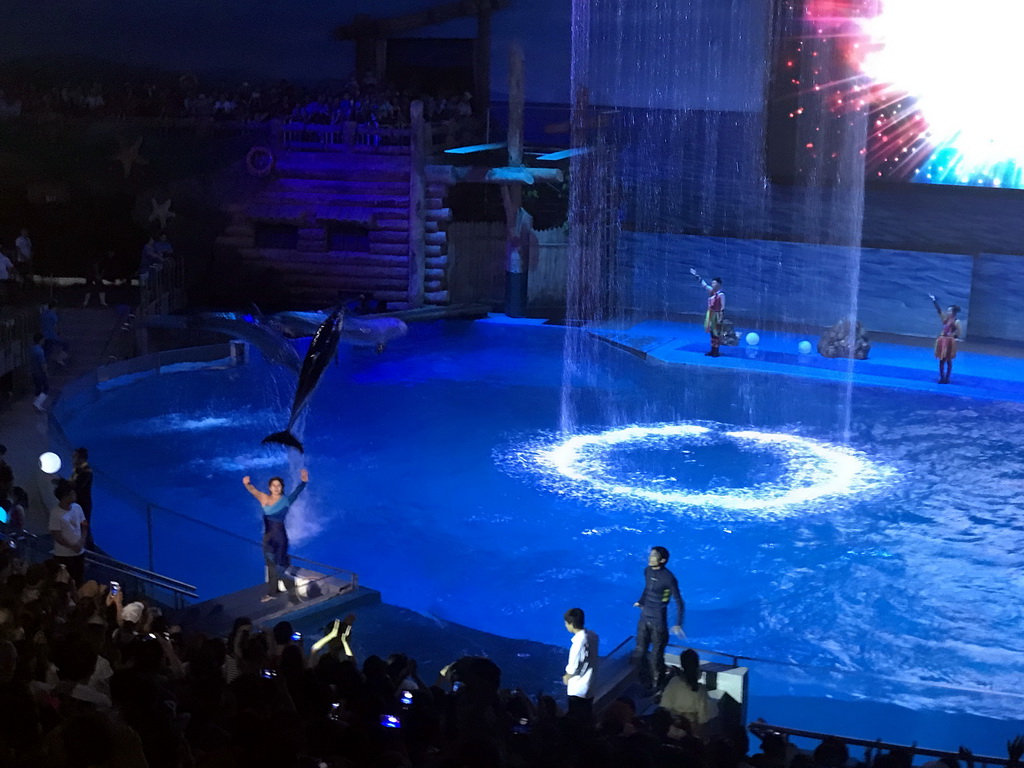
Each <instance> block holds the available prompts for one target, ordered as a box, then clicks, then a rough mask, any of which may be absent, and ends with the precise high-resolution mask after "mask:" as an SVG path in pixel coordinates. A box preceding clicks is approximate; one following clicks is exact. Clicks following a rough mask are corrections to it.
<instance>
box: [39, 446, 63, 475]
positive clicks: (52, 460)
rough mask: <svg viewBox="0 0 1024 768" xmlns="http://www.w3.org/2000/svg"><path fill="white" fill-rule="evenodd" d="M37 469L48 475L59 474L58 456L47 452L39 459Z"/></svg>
mask: <svg viewBox="0 0 1024 768" xmlns="http://www.w3.org/2000/svg"><path fill="white" fill-rule="evenodd" d="M39 468H40V469H41V470H43V472H45V473H46V474H48V475H52V474H55V473H57V472H60V456H58V455H57V454H56V453H51V452H50V451H47V452H46V453H44V454H42V455H41V456H40V457H39Z"/></svg>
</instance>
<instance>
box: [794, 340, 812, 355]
mask: <svg viewBox="0 0 1024 768" xmlns="http://www.w3.org/2000/svg"><path fill="white" fill-rule="evenodd" d="M797 349H799V350H800V354H801V355H809V354H811V342H809V341H801V342H800V343H799V344H798V345H797Z"/></svg>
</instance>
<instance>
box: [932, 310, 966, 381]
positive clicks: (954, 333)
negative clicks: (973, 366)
mask: <svg viewBox="0 0 1024 768" xmlns="http://www.w3.org/2000/svg"><path fill="white" fill-rule="evenodd" d="M928 298H929V299H931V300H932V305H933V306H934V307H935V311H936V312H938V314H939V319H940V320H941V321H942V331H941V332H940V333H939V337H938V338H937V339H935V357H936V359H937V360H938V361H939V384H949V376H950V374H951V373H953V360H954V359H955V358H956V345H957V342H959V341H960V320H959V319H958V318H957V315H959V314H960V307H958V306H957V305H956V304H950V305H949V307H948V308H947V309H946V311H945V312H943V311H942V305H941V304H939V300H938V299H936V298H935V297H934V296H932V294H930V293H929V294H928Z"/></svg>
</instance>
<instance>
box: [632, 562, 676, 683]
mask: <svg viewBox="0 0 1024 768" xmlns="http://www.w3.org/2000/svg"><path fill="white" fill-rule="evenodd" d="M668 556H669V553H668V550H667V549H665V547H652V548H651V551H650V554H649V555H648V556H647V567H646V568H645V569H644V591H643V592H641V593H640V599H639V600H637V601H636V602H635V603H633V605H634V606H636V607H639V608H640V623H639V624H638V625H637V628H636V650H635V651H634V661H635V663H636V664H637V665H638V667H639V671H640V680H641V682H642V683H644V684H645V685H646V686H647V687H648V688H651V689H655V688H657V687H658V686H659V685H661V684H662V683H663V682H664V679H663V678H664V676H665V647H666V646H667V645H668V633H669V629H668V604H669V601H670V600H671V599H672V598H675V601H676V623H675V624H673V625H672V634H674V635H675V636H676V637H686V633H685V632H683V618H684V617H685V614H686V603H685V602H684V601H683V596H682V595H681V594H680V593H679V582H678V581H677V580H676V577H675V574H673V573H672V571H670V570H669V569H668V568H666V567H665V563H667V562H668ZM648 647H650V649H651V655H650V659H649V661H648V659H647V649H648ZM648 678H649V679H648Z"/></svg>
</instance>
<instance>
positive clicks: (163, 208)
mask: <svg viewBox="0 0 1024 768" xmlns="http://www.w3.org/2000/svg"><path fill="white" fill-rule="evenodd" d="M149 201H150V202H151V203H152V204H153V211H152V212H151V213H150V214H149V220H150V221H159V222H160V229H167V222H168V220H170V219H173V218H174V217H175V216H177V215H178V214H176V213H175V212H174V211H172V210H171V199H170V198H167V199H166V200H164V202H162V203H158V202H157V201H156V198H155V197H151V198H150V199H149Z"/></svg>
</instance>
